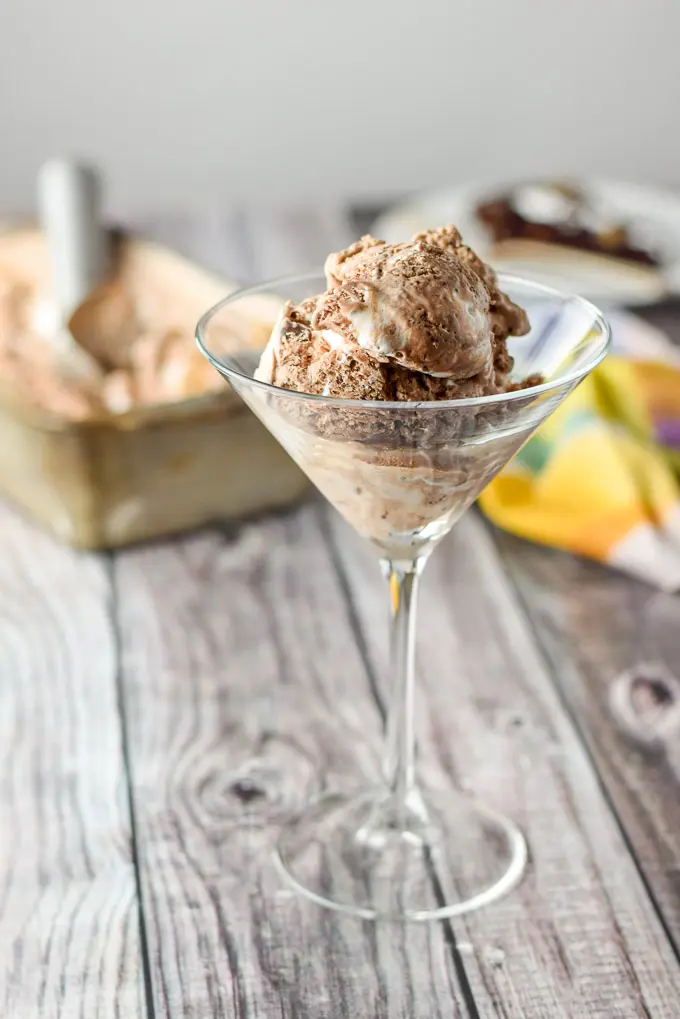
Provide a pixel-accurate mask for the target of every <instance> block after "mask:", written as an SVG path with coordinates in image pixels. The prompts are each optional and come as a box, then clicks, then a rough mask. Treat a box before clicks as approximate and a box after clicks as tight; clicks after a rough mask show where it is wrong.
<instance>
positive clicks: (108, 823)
mask: <svg viewBox="0 0 680 1019" xmlns="http://www.w3.org/2000/svg"><path fill="white" fill-rule="evenodd" d="M0 549H1V552H0V757H1V760H0V832H1V833H2V834H1V841H0V845H1V847H2V848H1V849H0V1014H1V1015H2V1016H6V1017H7V1019H53V1017H57V1016H58V1017H63V1019H71V1017H73V1019H75V1017H81V1016H88V1017H89V1016H95V1017H98V1019H99V1017H101V1019H109V1017H112V1019H113V1017H125V1019H134V1017H136V1016H142V1015H145V1014H146V1010H145V1007H144V1005H143V995H142V986H143V985H142V976H141V968H140V949H139V914H138V909H137V901H136V886H135V875H134V870H133V864H132V856H131V845H130V823H129V814H128V810H127V799H126V785H125V776H124V769H123V758H122V753H121V731H120V720H119V714H118V710H117V691H116V649H115V643H114V638H113V630H112V626H111V616H110V609H111V601H110V584H109V577H108V573H107V570H106V565H105V562H104V561H103V560H102V559H101V558H99V557H98V556H94V555H84V554H78V553H76V552H73V551H71V550H69V549H65V548H61V547H59V546H58V545H56V544H55V543H54V542H53V541H52V540H51V539H50V538H49V537H47V536H45V535H43V534H41V533H40V532H38V531H37V530H35V529H34V528H33V527H32V526H31V525H30V524H28V523H26V522H24V521H23V520H22V519H21V518H19V517H18V516H17V515H16V514H15V513H14V512H13V511H11V510H10V509H9V508H7V507H5V506H0Z"/></svg>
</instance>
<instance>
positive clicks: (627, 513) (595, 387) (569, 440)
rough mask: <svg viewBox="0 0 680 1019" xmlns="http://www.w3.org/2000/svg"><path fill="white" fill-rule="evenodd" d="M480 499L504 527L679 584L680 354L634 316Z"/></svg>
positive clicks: (621, 318)
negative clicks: (599, 361) (609, 351)
mask: <svg viewBox="0 0 680 1019" xmlns="http://www.w3.org/2000/svg"><path fill="white" fill-rule="evenodd" d="M608 318H609V320H610V322H611V325H612V333H613V352H612V354H610V356H609V357H608V358H606V360H605V361H603V362H602V364H601V365H600V366H599V367H598V368H596V369H595V371H594V372H593V373H592V374H591V375H590V376H589V377H588V378H587V379H586V380H585V382H583V383H582V384H581V385H580V386H579V387H578V389H577V390H576V391H575V392H574V393H572V394H571V396H570V397H569V398H568V399H567V400H565V402H564V403H563V404H562V406H561V407H560V408H559V409H558V410H557V411H556V412H555V413H554V414H553V415H552V416H551V417H550V418H549V419H548V420H547V421H546V423H545V424H544V425H543V426H542V427H541V428H540V429H539V431H538V432H537V433H536V434H535V435H534V436H533V437H532V438H531V439H530V440H529V441H528V442H527V443H526V445H525V446H524V447H523V448H522V449H521V450H520V452H519V453H518V454H517V456H516V457H515V458H514V459H513V460H512V461H511V462H510V463H509V464H508V466H507V467H506V468H505V469H504V470H503V471H502V472H501V474H499V476H498V477H497V478H496V479H495V480H494V481H492V482H491V484H490V485H489V487H488V488H487V489H486V491H485V492H484V493H483V494H482V495H481V496H480V500H479V501H480V505H481V507H482V509H483V511H484V513H485V514H486V515H487V516H488V517H489V519H490V520H492V521H493V523H494V524H497V525H498V526H499V527H502V528H504V529H505V530H507V531H511V532H512V533H513V534H518V535H520V536H521V537H523V538H528V539H530V540H531V541H537V542H541V543H542V544H545V545H552V546H554V547H555V548H562V549H567V550H568V551H571V552H576V553H577V554H579V555H584V556H589V557H590V558H592V559H597V560H599V561H600V562H603V563H608V564H609V565H611V566H615V567H617V568H618V569H621V570H625V571H626V572H627V573H631V574H633V575H634V576H636V577H640V578H642V579H643V580H646V581H647V582H648V583H650V584H654V585H656V586H657V587H659V588H661V589H662V590H664V591H676V590H678V589H680V483H679V480H678V472H679V471H680V355H679V353H678V352H677V351H676V350H675V349H674V348H673V346H672V345H671V343H670V342H669V341H668V340H667V338H666V337H665V336H664V335H663V334H662V333H660V332H659V331H658V330H656V329H654V328H653V327H652V326H650V325H648V324H647V323H645V322H643V321H642V320H641V319H638V318H636V317H635V316H633V315H629V314H624V313H616V314H610V315H608Z"/></svg>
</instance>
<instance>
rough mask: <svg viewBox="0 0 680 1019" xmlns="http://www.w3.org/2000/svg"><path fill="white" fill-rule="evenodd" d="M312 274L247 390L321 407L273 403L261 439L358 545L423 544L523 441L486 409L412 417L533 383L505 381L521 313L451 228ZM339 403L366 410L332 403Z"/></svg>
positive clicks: (363, 245)
mask: <svg viewBox="0 0 680 1019" xmlns="http://www.w3.org/2000/svg"><path fill="white" fill-rule="evenodd" d="M325 275H326V283H327V289H326V291H325V292H324V293H322V294H319V295H318V296H315V297H310V298H308V299H306V300H304V301H303V302H302V303H300V304H298V305H293V304H292V303H290V302H289V303H288V304H286V305H285V306H284V308H283V310H282V312H281V315H280V316H279V319H278V321H277V323H276V326H275V327H274V330H273V332H272V336H271V338H270V340H269V343H268V344H267V347H266V349H265V351H264V352H263V354H262V358H261V360H260V364H259V367H258V369H257V372H256V375H255V377H256V379H258V380H259V381H264V382H268V383H270V384H271V385H274V386H277V387H279V388H280V389H284V390H292V391H296V392H300V393H309V394H314V395H318V396H325V397H328V398H331V400H333V401H334V402H333V403H328V402H324V401H321V402H318V403H317V402H313V401H304V402H302V403H301V402H300V401H299V400H290V401H289V404H290V406H289V408H288V409H287V411H286V413H285V414H282V413H281V401H280V400H279V401H278V406H277V414H276V420H274V419H272V420H271V421H270V422H269V424H270V427H271V428H272V430H273V431H274V432H275V433H276V434H277V435H278V437H279V439H280V441H282V443H283V445H284V446H286V447H287V448H288V450H289V452H291V453H292V455H293V456H294V458H295V459H296V460H297V461H298V462H299V463H300V465H301V466H302V467H303V469H304V470H306V472H307V473H308V474H309V476H310V477H311V478H312V480H313V481H314V482H315V483H316V484H317V486H318V487H319V488H320V489H321V491H322V492H324V494H325V495H326V496H327V497H328V498H329V499H330V501H331V502H332V503H334V505H335V506H336V507H337V508H338V509H340V510H341V512H343V513H344V515H345V516H346V517H347V518H348V519H349V520H350V522H351V523H352V524H353V525H354V526H355V527H356V528H357V529H358V530H359V531H361V532H362V533H364V534H365V535H366V536H367V537H369V538H371V539H372V540H374V541H376V542H378V543H379V544H381V545H382V546H384V545H386V544H389V545H391V546H394V545H395V544H397V545H399V544H409V543H412V542H413V541H417V540H419V538H420V537H423V538H424V539H425V540H430V539H431V537H433V536H435V535H430V534H429V531H430V530H431V529H432V528H433V527H434V528H435V531H437V532H438V531H441V533H445V531H446V530H448V528H449V527H450V526H451V519H452V516H457V515H459V514H460V513H462V512H463V510H464V509H465V508H466V507H467V506H468V505H469V503H470V502H471V501H472V499H473V498H474V497H475V495H476V494H477V493H478V492H479V491H480V489H481V488H482V487H483V486H484V484H485V482H486V480H488V478H489V477H490V476H491V475H492V473H494V472H495V470H496V469H497V467H498V465H499V464H500V463H501V462H503V463H504V462H505V461H506V460H507V459H508V457H509V455H510V452H512V450H513V449H515V448H518V447H519V445H520V444H521V442H522V440H523V437H524V436H523V435H522V434H519V433H518V432H517V430H513V429H512V427H510V425H511V422H510V421H508V422H507V424H508V426H509V427H508V428H507V435H504V427H503V423H502V422H499V420H498V414H499V413H500V411H499V409H498V407H497V406H496V405H494V404H493V403H492V404H481V405H476V406H475V405H473V406H470V407H469V408H468V407H463V406H460V407H458V408H456V407H455V405H454V406H452V408H451V410H450V411H448V412H447V410H446V409H445V408H442V413H441V414H436V415H434V414H431V413H429V414H428V413H425V412H424V411H421V412H420V413H419V412H418V405H421V406H422V403H423V402H428V403H429V402H432V401H455V400H459V399H469V398H476V397H481V396H494V395H499V394H503V393H508V392H511V391H514V390H517V389H520V388H525V387H527V388H528V387H531V386H532V385H535V384H536V383H537V382H538V381H540V379H538V378H536V377H532V378H529V379H525V380H524V381H520V382H516V381H513V380H511V375H510V373H511V370H512V367H513V359H512V357H511V356H510V354H509V352H508V347H507V340H508V338H509V337H512V336H521V335H523V334H525V333H527V332H528V331H529V321H528V317H527V314H526V312H525V311H524V310H523V309H522V308H520V307H519V306H518V305H516V304H515V303H513V301H512V300H510V298H509V297H508V296H507V295H505V294H504V293H503V292H502V291H501V289H500V287H499V284H498V281H497V279H496V276H495V274H494V272H493V270H492V269H491V268H490V267H489V266H487V265H486V264H484V263H483V262H482V261H481V260H480V259H479V258H478V257H477V255H476V254H475V253H474V252H473V251H472V250H471V249H470V248H468V247H467V246H466V245H465V244H463V242H462V238H461V236H460V234H459V232H458V231H457V230H456V229H455V227H453V226H446V227H442V228H440V229H438V230H432V231H426V232H424V233H420V234H417V235H416V236H415V237H414V238H413V239H412V240H411V241H410V242H408V243H402V244H386V243H384V242H383V241H380V240H376V239H375V238H373V237H370V236H365V237H363V238H362V239H361V240H360V241H358V242H357V243H356V244H354V245H352V246H351V247H349V248H347V249H346V250H344V251H341V252H339V253H337V254H332V255H329V257H328V258H327V260H326V264H325ZM343 399H344V400H348V401H350V400H351V401H370V402H371V406H370V407H369V406H366V407H364V406H361V405H360V404H358V403H356V402H353V403H349V402H348V403H347V405H346V406H343V405H342V403H338V402H335V401H338V400H343ZM383 401H388V402H390V403H392V404H394V402H399V403H404V411H403V413H395V410H394V406H392V407H391V408H390V409H389V411H388V409H387V408H385V410H384V411H383V410H382V409H381V408H380V406H379V403H380V402H383ZM505 413H506V415H507V409H506V411H505ZM265 414H266V410H265ZM480 415H481V419H483V418H484V415H486V417H487V421H488V425H489V435H491V434H492V435H493V441H485V440H484V427H483V420H480ZM507 416H508V417H512V415H511V414H510V415H507ZM472 433H474V435H475V439H474V441H472V440H471V436H472ZM424 530H426V531H428V534H424Z"/></svg>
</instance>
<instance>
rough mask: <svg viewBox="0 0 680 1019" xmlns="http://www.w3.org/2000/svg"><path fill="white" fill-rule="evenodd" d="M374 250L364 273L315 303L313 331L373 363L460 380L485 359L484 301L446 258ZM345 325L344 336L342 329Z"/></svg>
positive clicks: (488, 335) (423, 250) (423, 246)
mask: <svg viewBox="0 0 680 1019" xmlns="http://www.w3.org/2000/svg"><path fill="white" fill-rule="evenodd" d="M384 248H387V251H384V250H381V249H380V248H374V249H372V250H373V251H375V252H376V258H375V261H374V264H373V265H372V266H371V265H370V264H369V263H368V261H367V260H364V262H363V263H362V271H363V272H364V273H365V274H366V275H365V276H361V277H359V278H357V279H349V280H347V281H345V282H343V283H340V284H339V285H338V286H336V287H335V288H334V289H332V290H331V291H330V292H329V293H328V294H327V295H326V296H325V298H322V299H321V300H320V302H319V307H318V309H317V312H316V315H315V324H316V325H317V327H320V328H323V329H327V330H335V331H337V332H338V333H339V334H340V335H342V336H343V337H344V338H345V339H350V340H351V341H353V342H356V343H358V344H359V346H360V347H362V348H363V349H364V350H366V352H367V353H368V354H370V355H371V356H372V357H374V358H376V359H377V360H379V361H392V362H396V363H397V364H399V365H401V367H403V368H409V369H411V370H412V371H416V372H423V373H425V374H427V375H434V376H437V377H441V378H451V379H456V380H457V379H467V378H470V377H471V376H473V375H476V374H477V373H478V372H480V371H481V370H482V369H483V368H484V366H485V365H487V364H488V363H489V361H490V360H491V358H492V343H493V328H492V321H491V315H490V309H489V294H488V291H487V289H486V286H485V285H484V283H483V282H482V280H481V279H480V277H479V276H478V275H477V274H476V273H475V272H473V271H472V270H471V269H470V268H468V266H467V265H466V264H465V263H464V262H462V261H461V260H460V259H458V258H457V257H456V256H455V255H454V254H451V253H449V252H448V251H444V250H442V249H440V248H438V247H436V246H434V245H432V244H428V243H427V242H426V241H418V242H417V243H416V244H413V245H410V246H408V247H403V246H400V245H399V246H396V250H395V249H389V248H388V247H387V245H385V246H384ZM348 324H349V330H348Z"/></svg>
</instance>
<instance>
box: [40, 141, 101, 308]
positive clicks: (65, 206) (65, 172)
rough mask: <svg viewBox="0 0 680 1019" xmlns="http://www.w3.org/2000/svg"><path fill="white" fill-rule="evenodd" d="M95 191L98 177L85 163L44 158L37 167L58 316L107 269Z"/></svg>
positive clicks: (98, 192) (77, 301) (98, 190)
mask: <svg viewBox="0 0 680 1019" xmlns="http://www.w3.org/2000/svg"><path fill="white" fill-rule="evenodd" d="M101 195H102V188H101V179H100V177H99V174H98V173H97V171H96V170H95V169H94V168H93V167H91V166H87V165H85V164H82V163H77V162H72V161H69V160H66V159H50V160H49V161H48V162H47V163H45V164H44V165H43V166H42V167H41V168H40V171H39V174H38V204H39V211H40V221H41V225H42V228H43V230H44V232H45V235H46V238H47V244H48V248H49V252H50V260H51V263H52V283H53V293H54V298H55V300H56V302H57V304H58V306H59V311H60V314H61V318H62V321H63V322H66V321H67V320H68V318H69V316H70V314H71V312H72V311H73V310H74V309H75V308H76V307H77V306H78V305H79V304H80V302H81V301H82V300H84V298H85V297H87V295H88V294H89V293H90V292H91V291H92V290H93V289H94V288H95V287H96V286H98V285H99V284H100V283H102V282H103V281H104V279H105V277H106V274H107V270H108V254H109V253H108V243H107V236H106V231H105V230H104V227H103V225H102V217H101Z"/></svg>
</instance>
